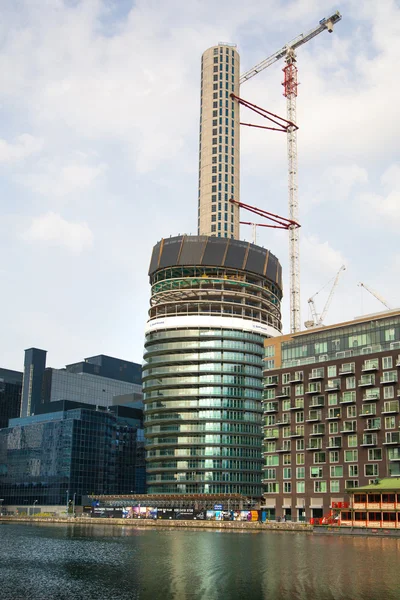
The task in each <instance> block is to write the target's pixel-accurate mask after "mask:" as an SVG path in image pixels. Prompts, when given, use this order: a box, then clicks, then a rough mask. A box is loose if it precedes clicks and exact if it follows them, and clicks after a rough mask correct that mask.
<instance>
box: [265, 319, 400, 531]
mask: <svg viewBox="0 0 400 600" xmlns="http://www.w3.org/2000/svg"><path fill="white" fill-rule="evenodd" d="M265 353H266V356H265V371H264V375H265V378H264V392H263V408H264V448H263V451H264V452H263V456H264V477H263V481H264V486H265V494H264V496H265V505H266V507H267V510H268V513H269V516H270V517H271V518H280V517H285V518H287V519H293V520H304V519H311V518H321V517H323V516H324V515H326V514H328V513H329V512H330V509H331V507H332V504H337V503H340V502H343V501H347V500H348V494H347V493H346V489H356V488H358V487H359V486H365V485H368V484H369V483H372V482H374V481H375V480H376V479H377V478H382V477H396V476H399V475H400V431H399V394H400V392H399V386H398V379H399V367H400V311H399V310H393V311H387V312H384V313H378V314H374V315H367V316H365V317H362V318H357V319H355V320H353V321H349V322H346V323H339V324H336V325H331V326H328V327H318V328H315V329H310V330H305V331H302V332H299V333H296V334H288V335H283V336H279V337H275V338H269V339H266V340H265Z"/></svg>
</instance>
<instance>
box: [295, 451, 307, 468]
mask: <svg viewBox="0 0 400 600" xmlns="http://www.w3.org/2000/svg"><path fill="white" fill-rule="evenodd" d="M304 459H305V456H304V453H303V452H300V453H299V454H296V465H304V462H305V461H304Z"/></svg>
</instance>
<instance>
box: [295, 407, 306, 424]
mask: <svg viewBox="0 0 400 600" xmlns="http://www.w3.org/2000/svg"><path fill="white" fill-rule="evenodd" d="M296 423H304V412H303V411H302V410H300V411H299V412H296Z"/></svg>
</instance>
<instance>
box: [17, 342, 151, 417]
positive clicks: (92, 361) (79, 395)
mask: <svg viewBox="0 0 400 600" xmlns="http://www.w3.org/2000/svg"><path fill="white" fill-rule="evenodd" d="M141 372H142V367H141V365H139V364H138V363H132V362H130V361H126V360H121V359H119V358H113V357H111V356H105V355H103V354H99V355H98V356H92V357H90V358H86V359H85V360H84V361H81V362H78V363H73V364H71V365H67V366H66V367H65V369H52V368H46V351H45V350H38V349H37V348H30V349H29V350H26V351H25V366H24V383H23V392H22V409H21V417H27V416H30V415H35V414H38V413H39V412H40V410H41V409H40V407H41V406H42V405H43V404H47V403H49V402H57V401H59V400H72V401H74V402H84V403H86V404H95V405H96V406H104V407H107V406H111V405H112V404H118V403H119V401H117V402H115V401H114V399H115V398H116V397H117V396H118V397H123V396H124V401H123V403H124V404H125V403H129V404H130V405H131V406H132V407H134V405H135V404H137V403H138V402H139V401H140V400H141V399H142V387H141ZM129 395H131V398H128V396H129Z"/></svg>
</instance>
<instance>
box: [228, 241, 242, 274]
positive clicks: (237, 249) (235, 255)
mask: <svg viewBox="0 0 400 600" xmlns="http://www.w3.org/2000/svg"><path fill="white" fill-rule="evenodd" d="M247 248H248V243H246V242H242V243H241V242H238V241H235V242H234V243H230V244H229V246H228V252H227V254H226V259H225V263H224V266H225V267H231V268H233V269H243V262H244V257H245V256H246V251H247Z"/></svg>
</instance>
